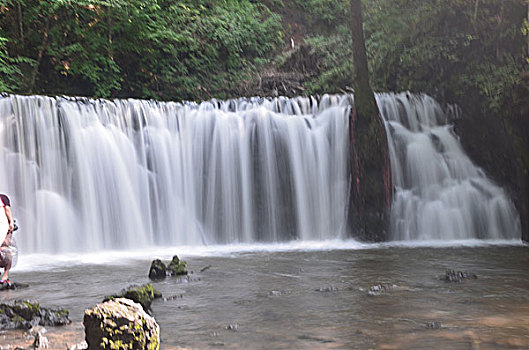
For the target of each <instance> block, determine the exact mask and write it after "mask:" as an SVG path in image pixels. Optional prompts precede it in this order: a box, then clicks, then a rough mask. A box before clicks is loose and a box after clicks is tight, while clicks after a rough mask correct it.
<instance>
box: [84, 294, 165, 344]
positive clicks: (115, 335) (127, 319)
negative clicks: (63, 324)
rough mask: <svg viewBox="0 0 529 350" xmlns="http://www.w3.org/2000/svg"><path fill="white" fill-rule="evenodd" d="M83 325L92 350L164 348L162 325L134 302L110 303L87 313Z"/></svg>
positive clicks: (122, 299) (128, 300)
mask: <svg viewBox="0 0 529 350" xmlns="http://www.w3.org/2000/svg"><path fill="white" fill-rule="evenodd" d="M83 324H84V327H85V335H86V342H87V344H88V348H89V349H138V350H139V349H146V350H158V349H159V348H160V327H159V326H158V323H156V320H155V319H154V317H151V316H149V315H148V314H147V313H146V312H145V311H144V310H143V307H142V306H141V305H140V304H138V303H135V302H133V301H132V300H130V299H126V298H118V299H114V300H109V301H106V302H104V303H101V304H98V305H96V306H95V307H94V308H93V309H89V310H86V311H85V314H84V320H83Z"/></svg>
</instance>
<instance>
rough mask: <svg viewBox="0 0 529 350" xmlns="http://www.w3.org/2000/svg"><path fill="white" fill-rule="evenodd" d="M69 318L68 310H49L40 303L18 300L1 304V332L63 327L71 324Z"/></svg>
mask: <svg viewBox="0 0 529 350" xmlns="http://www.w3.org/2000/svg"><path fill="white" fill-rule="evenodd" d="M68 316H69V313H68V310H66V309H48V308H44V307H41V306H40V305H39V303H38V302H30V301H27V300H16V301H15V302H14V303H12V304H0V330H5V329H30V328H33V327H35V326H39V325H40V326H63V325H67V324H70V323H71V321H70V319H69V318H68Z"/></svg>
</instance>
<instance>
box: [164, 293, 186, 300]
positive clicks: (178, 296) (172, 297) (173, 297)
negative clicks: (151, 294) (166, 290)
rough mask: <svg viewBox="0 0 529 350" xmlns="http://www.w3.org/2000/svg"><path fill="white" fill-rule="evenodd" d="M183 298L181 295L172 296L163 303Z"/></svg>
mask: <svg viewBox="0 0 529 350" xmlns="http://www.w3.org/2000/svg"><path fill="white" fill-rule="evenodd" d="M183 297H184V295H183V294H180V295H171V296H170V297H167V298H163V301H170V300H175V299H182V298H183Z"/></svg>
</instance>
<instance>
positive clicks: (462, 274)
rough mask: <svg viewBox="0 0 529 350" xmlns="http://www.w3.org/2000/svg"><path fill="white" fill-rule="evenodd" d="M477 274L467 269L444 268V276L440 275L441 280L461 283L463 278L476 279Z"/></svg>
mask: <svg viewBox="0 0 529 350" xmlns="http://www.w3.org/2000/svg"><path fill="white" fill-rule="evenodd" d="M477 278H478V276H476V275H475V274H474V273H472V272H468V271H455V270H446V273H445V275H444V276H442V277H441V279H442V280H444V281H446V282H454V283H461V282H463V280H464V279H477Z"/></svg>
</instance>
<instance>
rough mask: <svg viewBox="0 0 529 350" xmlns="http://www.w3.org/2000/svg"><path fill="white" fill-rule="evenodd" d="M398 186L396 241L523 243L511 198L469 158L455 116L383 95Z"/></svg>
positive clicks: (423, 102)
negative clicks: (507, 241) (503, 240)
mask: <svg viewBox="0 0 529 350" xmlns="http://www.w3.org/2000/svg"><path fill="white" fill-rule="evenodd" d="M377 101H378V104H379V108H380V110H381V113H382V114H383V116H384V119H385V120H386V131H387V134H388V141H389V142H388V143H389V152H390V159H391V171H392V176H393V184H394V186H395V194H394V200H393V205H392V210H391V233H392V238H393V239H395V240H455V239H472V238H480V239H520V238H521V224H520V219H519V216H518V213H517V211H516V209H515V207H514V205H513V203H512V201H511V200H510V199H509V197H508V196H507V195H506V194H505V192H504V191H503V190H502V189H501V188H500V187H498V186H496V185H495V184H494V183H492V181H491V180H489V179H488V178H487V177H486V176H485V174H484V173H483V171H482V170H481V169H479V168H478V167H476V166H475V165H474V164H473V163H472V161H471V160H470V159H469V158H468V156H467V155H466V154H465V153H464V151H463V150H462V148H461V145H460V143H459V141H458V139H457V137H456V135H455V133H454V131H453V128H452V126H451V125H450V123H449V122H450V119H451V118H450V113H449V112H450V111H447V112H445V111H443V109H442V108H441V106H440V105H439V104H438V103H437V102H436V101H435V100H434V99H432V98H431V97H429V96H426V95H411V94H409V93H401V94H380V95H378V97H377Z"/></svg>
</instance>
